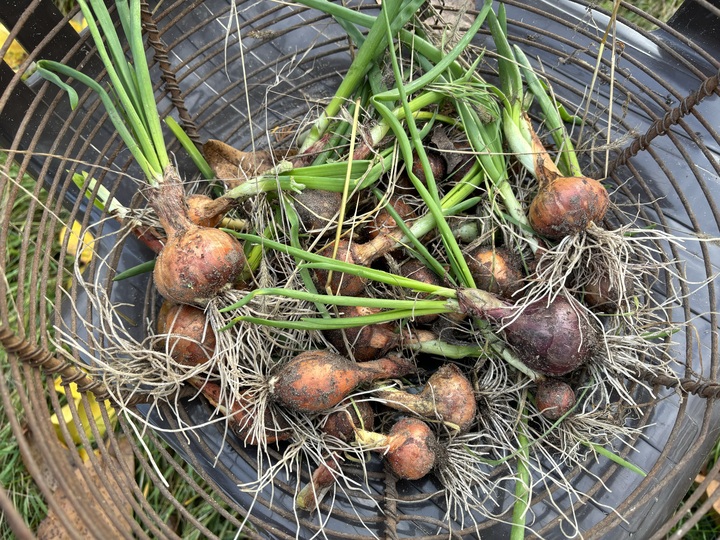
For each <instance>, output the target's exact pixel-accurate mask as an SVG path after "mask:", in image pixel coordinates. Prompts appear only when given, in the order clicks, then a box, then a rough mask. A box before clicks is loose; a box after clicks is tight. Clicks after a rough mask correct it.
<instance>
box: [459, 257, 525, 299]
mask: <svg viewBox="0 0 720 540" xmlns="http://www.w3.org/2000/svg"><path fill="white" fill-rule="evenodd" d="M467 264H468V268H469V269H470V273H471V274H472V277H473V279H474V280H475V286H477V287H478V288H480V289H484V290H486V291H489V292H491V293H494V294H499V295H500V296H503V297H505V298H511V297H512V296H513V295H514V294H515V293H516V292H518V291H519V290H520V289H521V288H522V286H523V279H524V278H525V276H524V274H523V270H522V265H521V263H520V259H519V258H518V257H517V255H515V253H513V252H512V251H510V250H509V249H507V248H505V247H493V246H481V247H479V248H477V249H476V250H474V251H473V252H472V253H471V254H470V256H469V257H468V258H467Z"/></svg>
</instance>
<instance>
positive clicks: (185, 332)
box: [157, 300, 215, 366]
mask: <svg viewBox="0 0 720 540" xmlns="http://www.w3.org/2000/svg"><path fill="white" fill-rule="evenodd" d="M158 315H159V316H158V322H157V330H158V333H160V334H167V338H166V340H165V347H166V348H167V351H168V353H169V354H170V356H172V358H173V359H174V360H175V361H176V362H179V363H181V364H184V365H187V366H196V365H199V364H203V363H205V362H208V361H209V360H210V359H211V358H212V356H213V353H214V352H215V332H213V330H212V328H211V327H210V325H209V324H208V321H207V317H206V316H205V312H204V311H203V310H201V309H199V308H196V307H194V306H188V305H184V304H171V303H170V302H168V301H167V300H166V301H165V302H163V305H162V307H161V308H160V313H159V314H158Z"/></svg>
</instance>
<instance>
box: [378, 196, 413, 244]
mask: <svg viewBox="0 0 720 540" xmlns="http://www.w3.org/2000/svg"><path fill="white" fill-rule="evenodd" d="M388 204H389V205H390V206H392V208H393V210H395V212H397V214H398V216H400V218H401V219H402V220H403V222H404V223H405V224H407V225H408V226H409V225H410V224H411V223H412V221H413V220H415V219H417V214H416V213H415V210H414V209H413V207H412V206H411V205H409V204H408V203H407V202H405V200H404V199H403V198H402V197H397V196H395V197H391V198H390V200H389V201H388ZM397 228H398V224H397V222H396V221H395V218H393V217H392V215H390V212H388V210H387V209H386V208H381V209H380V210H378V212H377V214H375V216H374V217H373V220H372V223H371V224H370V225H369V226H368V228H367V232H368V236H370V238H375V237H376V236H378V235H387V234H389V233H392V232H394V231H396V230H397Z"/></svg>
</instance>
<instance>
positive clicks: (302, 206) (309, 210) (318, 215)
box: [294, 189, 342, 231]
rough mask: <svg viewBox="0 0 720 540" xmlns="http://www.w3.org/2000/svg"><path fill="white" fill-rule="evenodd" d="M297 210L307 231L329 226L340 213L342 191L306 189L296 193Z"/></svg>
mask: <svg viewBox="0 0 720 540" xmlns="http://www.w3.org/2000/svg"><path fill="white" fill-rule="evenodd" d="M294 198H295V211H296V212H297V214H298V218H299V219H300V223H302V226H303V229H304V230H306V231H312V230H318V229H322V228H324V227H326V226H327V224H328V223H329V222H330V220H332V218H333V216H335V214H337V213H338V211H339V209H340V204H341V202H342V193H339V192H335V191H324V190H320V189H304V190H302V191H301V192H300V193H296V194H295V195H294Z"/></svg>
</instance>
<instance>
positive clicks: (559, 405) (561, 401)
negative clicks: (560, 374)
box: [535, 379, 575, 420]
mask: <svg viewBox="0 0 720 540" xmlns="http://www.w3.org/2000/svg"><path fill="white" fill-rule="evenodd" d="M535 403H536V404H537V408H538V410H539V411H540V413H541V414H542V415H543V416H544V417H545V418H547V419H549V420H558V419H559V418H561V417H562V416H564V415H565V414H567V413H568V412H570V411H571V410H572V408H573V407H574V406H575V392H574V391H573V389H572V387H571V386H570V385H569V384H568V383H566V382H565V381H561V380H559V379H545V380H542V381H540V382H539V383H538V387H537V392H536V393H535Z"/></svg>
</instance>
